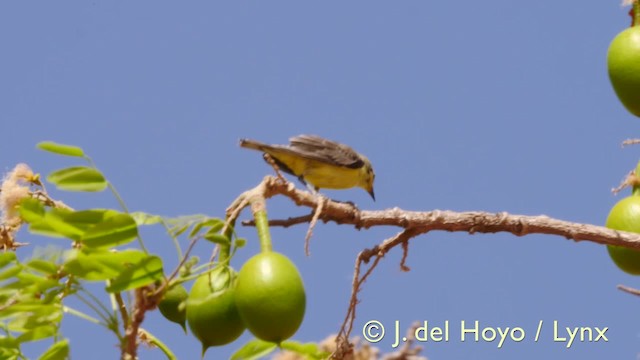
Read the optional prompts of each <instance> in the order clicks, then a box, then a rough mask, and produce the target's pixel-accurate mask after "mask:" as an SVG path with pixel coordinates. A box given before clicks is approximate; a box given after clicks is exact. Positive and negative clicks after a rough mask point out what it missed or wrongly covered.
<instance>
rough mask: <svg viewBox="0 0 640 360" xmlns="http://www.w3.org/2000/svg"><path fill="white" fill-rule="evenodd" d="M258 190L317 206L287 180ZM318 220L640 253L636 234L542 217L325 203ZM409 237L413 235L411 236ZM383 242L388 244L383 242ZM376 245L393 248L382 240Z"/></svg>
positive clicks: (281, 223) (279, 222)
mask: <svg viewBox="0 0 640 360" xmlns="http://www.w3.org/2000/svg"><path fill="white" fill-rule="evenodd" d="M258 189H259V190H260V191H261V192H262V193H263V196H264V197H265V198H269V197H273V196H275V195H277V194H281V195H284V196H287V197H288V198H290V199H291V200H293V202H294V203H295V204H296V205H298V206H305V207H309V208H312V209H315V208H317V206H318V205H319V204H318V197H316V196H314V194H311V193H309V192H307V191H302V190H299V189H296V188H295V187H294V186H293V184H292V183H290V182H286V183H284V182H282V181H281V180H279V179H276V178H274V177H272V176H267V177H265V179H264V180H263V181H262V183H260V185H258V187H256V188H255V189H253V190H250V191H255V190H258ZM307 218H308V216H304V217H297V218H290V219H289V220H275V221H271V222H270V223H269V224H270V225H272V226H285V227H286V226H290V225H293V224H295V223H301V222H303V220H306V219H307ZM320 220H322V221H324V222H329V221H331V222H334V223H337V224H344V225H353V226H355V227H356V228H358V229H360V228H365V229H367V228H370V227H374V226H397V227H400V228H404V229H413V232H414V233H415V235H420V234H424V233H427V232H430V231H434V230H441V231H449V232H453V231H464V232H468V233H469V234H475V233H485V234H492V233H498V232H508V233H511V234H514V235H516V236H524V235H530V234H547V235H557V236H562V237H564V238H566V239H569V240H574V241H591V242H595V243H598V244H603V245H619V246H624V247H628V248H635V249H640V234H635V233H629V232H625V231H617V230H612V229H608V228H606V227H603V226H597V225H591V224H582V223H576V222H571V221H565V220H559V219H554V218H550V217H548V216H545V215H537V216H529V215H513V214H509V213H506V212H500V213H489V212H484V211H467V212H455V211H448V210H432V211H408V210H402V209H400V208H397V207H396V208H392V209H387V210H377V211H367V210H359V209H358V208H357V207H355V206H354V205H352V204H349V203H343V202H336V201H332V200H330V199H327V200H326V201H325V202H324V204H323V209H322V214H320ZM415 235H414V236H415ZM388 241H391V239H390V240H388ZM381 246H387V247H393V246H395V245H394V244H391V243H387V241H385V242H384V243H383V244H381Z"/></svg>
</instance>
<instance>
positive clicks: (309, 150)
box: [240, 135, 375, 199]
mask: <svg viewBox="0 0 640 360" xmlns="http://www.w3.org/2000/svg"><path fill="white" fill-rule="evenodd" d="M240 146H241V147H244V148H248V149H253V150H258V151H261V152H263V153H264V154H268V155H269V157H270V158H271V159H272V160H273V161H274V162H275V163H276V165H277V166H278V168H280V169H281V170H282V171H284V172H286V173H289V174H292V175H294V176H296V177H298V179H300V180H301V181H302V182H303V183H306V184H311V185H313V187H314V188H315V189H316V190H317V189H318V188H327V189H348V188H351V187H354V186H358V187H361V188H363V189H365V190H366V191H367V192H368V193H369V194H370V195H371V197H372V198H374V199H375V196H374V193H373V181H374V178H375V175H374V173H373V168H372V167H371V163H370V162H369V160H368V159H367V158H366V157H365V156H364V155H362V154H359V153H357V152H356V151H355V150H354V149H352V148H351V147H350V146H347V145H344V144H341V143H338V142H335V141H331V140H328V139H325V138H322V137H319V136H316V135H298V136H294V137H292V138H290V139H289V144H288V145H270V144H265V143H262V142H259V141H255V140H248V139H241V140H240ZM265 156H266V155H265Z"/></svg>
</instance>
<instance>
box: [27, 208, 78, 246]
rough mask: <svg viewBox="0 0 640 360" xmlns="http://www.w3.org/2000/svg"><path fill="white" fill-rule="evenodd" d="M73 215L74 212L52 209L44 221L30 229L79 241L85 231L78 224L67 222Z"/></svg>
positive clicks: (46, 214)
mask: <svg viewBox="0 0 640 360" xmlns="http://www.w3.org/2000/svg"><path fill="white" fill-rule="evenodd" d="M71 213H73V211H72V210H67V209H51V211H48V212H46V213H45V214H44V217H43V218H42V221H40V222H36V223H34V224H33V225H35V226H32V227H30V229H42V230H43V231H46V232H48V233H53V234H54V236H62V237H66V238H69V239H72V240H74V241H77V240H79V239H80V236H81V235H82V234H84V230H83V229H81V228H80V227H79V226H78V225H77V224H73V223H70V222H68V221H67V218H68V217H69V216H70V215H71ZM33 231H37V230H33Z"/></svg>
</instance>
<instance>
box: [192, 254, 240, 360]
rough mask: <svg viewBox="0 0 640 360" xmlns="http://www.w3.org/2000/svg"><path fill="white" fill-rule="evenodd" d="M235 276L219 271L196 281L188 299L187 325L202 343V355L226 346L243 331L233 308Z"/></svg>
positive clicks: (224, 269)
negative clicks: (214, 347) (213, 348)
mask: <svg viewBox="0 0 640 360" xmlns="http://www.w3.org/2000/svg"><path fill="white" fill-rule="evenodd" d="M235 277H236V274H235V272H234V271H233V269H230V268H226V267H220V268H219V269H216V270H214V271H212V272H210V273H208V274H204V275H201V276H200V277H198V279H196V281H195V283H194V284H193V287H192V288H191V292H190V293H189V298H188V299H187V306H186V307H187V323H188V324H189V329H191V333H193V335H195V336H196V338H198V340H200V343H202V355H203V356H204V353H205V352H206V351H207V349H208V348H209V347H211V346H220V345H226V344H229V343H231V342H232V341H234V340H235V339H237V338H238V337H239V336H240V335H241V334H242V333H243V332H244V329H245V325H244V323H243V322H242V319H241V318H240V314H239V313H238V309H237V308H236V304H235V290H234V283H235Z"/></svg>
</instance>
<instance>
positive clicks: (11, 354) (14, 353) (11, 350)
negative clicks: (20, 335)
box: [0, 336, 20, 360]
mask: <svg viewBox="0 0 640 360" xmlns="http://www.w3.org/2000/svg"><path fill="white" fill-rule="evenodd" d="M18 355H20V342H19V341H18V340H17V339H16V338H14V337H6V336H0V359H11V360H13V359H18Z"/></svg>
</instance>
